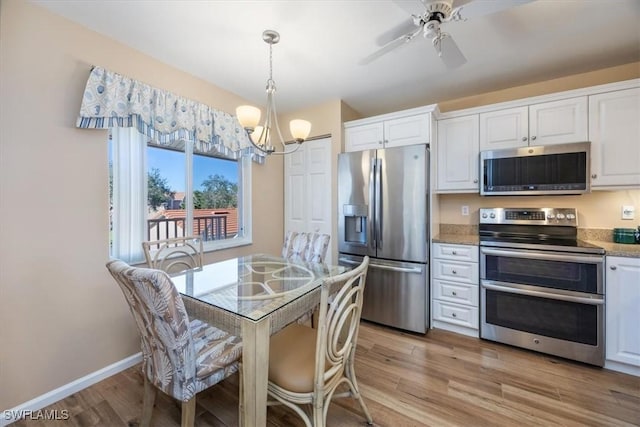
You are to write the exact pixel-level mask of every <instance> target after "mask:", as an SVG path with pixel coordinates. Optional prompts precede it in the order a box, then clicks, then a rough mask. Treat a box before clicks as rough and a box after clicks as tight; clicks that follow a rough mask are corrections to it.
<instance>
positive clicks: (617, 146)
mask: <svg viewBox="0 0 640 427" xmlns="http://www.w3.org/2000/svg"><path fill="white" fill-rule="evenodd" d="M589 136H590V139H591V186H592V188H594V189H596V188H599V187H603V188H607V187H618V188H619V187H624V186H627V187H628V186H638V185H640V88H633V89H627V90H619V91H615V92H608V93H601V94H598V95H593V96H590V97H589Z"/></svg>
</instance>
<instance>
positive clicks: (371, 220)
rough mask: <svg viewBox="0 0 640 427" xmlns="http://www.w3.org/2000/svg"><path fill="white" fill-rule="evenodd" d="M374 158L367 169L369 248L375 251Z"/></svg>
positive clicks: (375, 201)
mask: <svg viewBox="0 0 640 427" xmlns="http://www.w3.org/2000/svg"><path fill="white" fill-rule="evenodd" d="M375 178H376V158H375V157H373V158H372V159H371V165H370V168H369V239H370V240H369V248H372V249H374V250H375V248H376V229H375V215H374V212H375V211H374V209H375V204H376V203H377V200H376V198H375V196H376V181H375Z"/></svg>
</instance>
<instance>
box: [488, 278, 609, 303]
mask: <svg viewBox="0 0 640 427" xmlns="http://www.w3.org/2000/svg"><path fill="white" fill-rule="evenodd" d="M482 287H483V288H485V289H490V290H492V291H499V292H506V293H510V294H518V295H526V296H530V297H539V298H547V299H555V300H560V301H568V302H577V303H580V304H589V305H603V304H604V298H602V297H598V298H585V297H575V296H571V295H562V294H552V293H549V292H543V291H532V290H530V289H520V288H512V287H511V286H500V285H491V284H488V283H482Z"/></svg>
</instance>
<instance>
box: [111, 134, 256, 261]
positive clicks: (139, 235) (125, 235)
mask: <svg viewBox="0 0 640 427" xmlns="http://www.w3.org/2000/svg"><path fill="white" fill-rule="evenodd" d="M194 145H195V144H193V143H191V142H189V141H176V142H171V143H168V144H162V143H156V142H152V141H148V139H147V138H145V136H144V135H142V134H140V133H139V132H138V131H137V130H136V129H134V128H112V129H111V132H110V141H109V172H110V174H109V190H110V191H109V196H110V204H109V206H110V255H111V256H112V257H114V258H120V259H123V260H125V261H127V262H138V261H142V260H143V258H144V257H143V254H142V242H143V241H145V240H148V241H154V240H160V239H166V238H171V237H181V236H189V235H195V236H200V237H201V238H202V239H203V241H204V246H205V250H216V249H223V248H229V247H233V246H240V245H245V244H250V243H251V223H250V212H251V205H250V203H251V202H250V201H251V160H250V159H249V158H248V156H244V157H241V158H239V159H237V160H234V159H227V158H223V157H221V156H219V155H216V154H212V153H207V152H204V151H203V150H198V148H196V147H195V146H194Z"/></svg>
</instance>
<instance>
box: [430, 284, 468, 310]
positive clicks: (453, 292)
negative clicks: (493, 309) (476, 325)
mask: <svg viewBox="0 0 640 427" xmlns="http://www.w3.org/2000/svg"><path fill="white" fill-rule="evenodd" d="M478 292H479V289H478V285H472V284H470V283H454V282H446V281H442V280H436V279H434V280H433V298H435V299H439V300H443V301H449V302H454V303H458V304H468V305H471V306H473V307H478Z"/></svg>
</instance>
